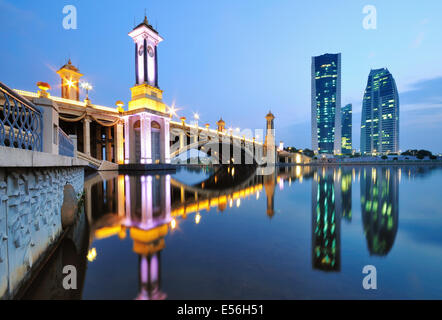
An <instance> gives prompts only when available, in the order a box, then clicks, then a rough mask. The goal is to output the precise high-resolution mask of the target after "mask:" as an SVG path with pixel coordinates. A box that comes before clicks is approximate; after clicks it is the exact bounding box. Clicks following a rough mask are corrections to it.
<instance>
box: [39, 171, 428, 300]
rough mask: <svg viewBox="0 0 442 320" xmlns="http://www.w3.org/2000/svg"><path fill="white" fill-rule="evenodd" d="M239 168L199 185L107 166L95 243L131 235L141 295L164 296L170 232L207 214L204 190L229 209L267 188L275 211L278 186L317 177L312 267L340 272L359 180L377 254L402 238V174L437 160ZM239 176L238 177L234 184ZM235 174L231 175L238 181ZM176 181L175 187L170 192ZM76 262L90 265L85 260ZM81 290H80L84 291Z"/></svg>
mask: <svg viewBox="0 0 442 320" xmlns="http://www.w3.org/2000/svg"><path fill="white" fill-rule="evenodd" d="M199 169H200V168H199ZM232 169H233V167H231V168H230V169H221V170H219V171H217V172H214V173H213V174H212V175H211V176H210V177H209V178H207V179H205V180H204V181H202V182H200V183H197V184H194V185H185V184H184V183H182V182H179V181H177V180H174V179H172V178H170V177H168V176H166V175H161V176H124V175H117V174H116V173H111V172H105V173H100V175H95V176H91V177H88V178H87V179H86V181H85V190H86V192H87V197H86V204H87V206H86V213H87V215H86V216H87V218H88V220H89V223H90V225H91V232H90V233H89V232H88V233H87V235H89V234H90V238H89V246H90V245H93V241H94V239H103V238H107V237H110V236H118V237H119V238H120V239H125V238H127V237H128V236H129V237H130V239H129V241H131V242H132V244H133V247H132V249H133V251H134V252H135V253H136V254H137V255H138V256H139V260H138V261H139V262H138V263H139V294H138V298H139V299H163V298H165V294H164V293H163V292H162V291H161V252H162V250H163V249H164V248H165V246H166V240H165V237H166V236H167V234H168V233H170V232H172V230H174V229H176V228H178V227H179V223H180V219H185V218H187V217H188V216H189V214H190V213H193V212H194V213H196V214H195V219H194V222H195V224H199V223H200V220H201V219H204V215H202V214H200V212H202V211H203V210H206V209H209V207H208V206H207V202H206V199H204V197H206V198H207V199H209V204H210V209H211V210H212V208H214V207H217V208H218V210H223V209H224V208H226V206H227V205H230V203H232V205H243V204H241V203H240V201H238V200H241V199H243V198H246V197H248V196H253V197H255V196H259V194H260V193H262V189H264V190H265V194H266V196H267V211H269V209H270V210H273V203H272V202H273V192H274V190H275V187H277V186H278V187H279V189H284V188H285V185H286V184H288V185H290V184H291V183H292V182H294V181H295V180H297V181H298V182H299V183H302V182H303V181H305V180H310V181H311V183H312V189H311V190H312V198H311V204H312V211H311V219H312V230H311V232H312V233H311V236H312V251H311V255H312V256H311V259H312V268H313V269H315V270H322V271H335V272H339V271H340V265H341V244H340V241H341V240H340V239H341V234H340V233H341V232H342V230H341V228H340V226H339V224H340V223H341V221H342V219H346V220H347V221H348V222H350V221H351V219H352V214H351V209H352V201H351V197H352V190H351V189H352V182H353V183H354V182H356V181H360V186H361V207H362V211H361V213H362V224H363V227H364V228H363V231H364V236H365V238H366V241H367V250H368V251H369V252H370V254H374V255H382V256H383V255H387V254H388V253H389V252H390V251H391V249H392V247H393V244H394V241H395V236H396V232H397V227H398V223H399V207H398V191H399V190H398V185H399V181H400V179H401V176H403V177H409V178H410V179H412V178H413V177H414V176H421V175H423V174H426V173H427V172H429V170H431V169H432V168H430V167H425V168H416V167H402V168H397V167H395V168H385V167H384V168H382V167H378V168H364V167H360V168H348V167H345V168H336V167H333V168H330V167H303V166H296V167H281V168H279V169H278V172H276V173H275V175H274V176H273V177H272V178H271V179H269V176H267V177H261V176H258V177H257V176H254V175H250V176H249V175H248V173H247V172H238V171H237V170H241V167H240V168H235V173H234V174H233V176H232ZM421 169H422V170H421ZM200 170H202V169H200ZM229 175H230V178H229ZM149 177H150V179H149ZM215 177H217V178H215ZM234 177H237V179H236V180H235V181H234V183H233V184H232V183H231V182H232V180H233V178H234ZM228 179H231V180H230V182H228V181H229V180H228ZM168 186H169V188H170V192H167V187H168ZM235 194H236V195H235ZM182 195H183V198H182V197H181V196H182ZM91 198H93V199H94V201H91ZM318 198H319V200H318ZM235 199H236V200H235ZM238 202H239V203H238ZM326 203H327V205H325V204H326ZM269 216H271V215H269ZM128 231H129V233H128ZM68 249H69V248H68ZM63 250H65V248H63ZM74 251H75V250H71V249H70V250H67V253H66V255H69V256H71V255H72V256H73V257H75V259H76V261H77V260H79V259H80V260H81V258H83V259H84V256H85V255H84V254H83V255H79V254H78V253H76V252H74ZM100 254H103V253H102V252H100V251H98V252H97V250H96V249H95V248H93V247H89V254H88V255H87V257H88V259H89V261H93V260H94V259H95V257H96V256H97V255H98V256H100ZM64 255H65V253H63V255H62V256H63V259H64ZM63 261H64V260H63ZM71 263H72V264H75V265H79V266H80V268H83V269H81V270H86V266H85V263H84V261H83V262H81V261H80V263H79V262H78V261H77V262H75V263H73V262H71ZM78 263H79V264H78ZM57 266H58V264H57ZM51 270H52V269H51ZM54 270H55V269H54ZM81 270H79V271H81ZM82 272H83V271H82ZM52 273H54V272H52ZM52 273H51V272H49V273H48V274H52ZM55 273H56V272H55ZM59 273H60V274H61V271H60V272H59ZM62 276H63V275H61V276H60V277H62ZM82 277H84V274H83V275H82ZM51 281H52V282H51ZM57 281H58V282H57ZM80 281H81V280H80ZM41 283H44V284H45V285H44V286H43V287H45V288H46V287H48V286H47V284H48V283H59V278H56V279H52V280H51V277H50V276H48V279H45V281H44V282H41ZM80 286H82V285H81V284H80ZM37 293H39V292H37ZM67 293H69V292H67V291H66V290H61V292H58V293H57V294H60V296H61V297H63V296H66V295H67ZM75 297H78V298H79V297H81V294H80V295H76V296H75Z"/></svg>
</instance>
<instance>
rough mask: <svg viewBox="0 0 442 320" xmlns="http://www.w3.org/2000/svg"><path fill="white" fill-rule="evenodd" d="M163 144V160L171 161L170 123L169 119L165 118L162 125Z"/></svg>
mask: <svg viewBox="0 0 442 320" xmlns="http://www.w3.org/2000/svg"><path fill="white" fill-rule="evenodd" d="M161 127H162V128H161V129H162V130H161V133H162V134H161V145H162V146H163V157H162V158H163V161H164V163H170V124H169V121H168V120H166V119H163V125H162V126H161Z"/></svg>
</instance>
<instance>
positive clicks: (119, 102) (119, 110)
mask: <svg viewBox="0 0 442 320" xmlns="http://www.w3.org/2000/svg"><path fill="white" fill-rule="evenodd" d="M115 105H116V106H117V110H118V112H123V111H124V109H123V107H124V102H123V101H121V100H118V101H117V102H115Z"/></svg>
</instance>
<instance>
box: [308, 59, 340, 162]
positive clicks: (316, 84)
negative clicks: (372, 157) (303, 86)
mask: <svg viewBox="0 0 442 320" xmlns="http://www.w3.org/2000/svg"><path fill="white" fill-rule="evenodd" d="M311 117H312V148H313V151H314V152H315V153H325V154H340V153H341V54H340V53H338V54H328V53H327V54H324V55H322V56H318V57H313V58H312V116H311Z"/></svg>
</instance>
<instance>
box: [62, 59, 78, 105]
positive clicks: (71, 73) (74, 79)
mask: <svg viewBox="0 0 442 320" xmlns="http://www.w3.org/2000/svg"><path fill="white" fill-rule="evenodd" d="M57 73H58V75H59V76H60V78H61V97H62V98H65V99H70V100H77V101H79V100H80V88H79V81H80V78H81V77H82V76H83V75H82V74H81V73H80V70H78V69H77V68H76V67H74V66H73V65H72V63H71V59H69V61H68V63H66V64H65V65H64V66H63V67H61V68H60V70H58V71H57Z"/></svg>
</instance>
